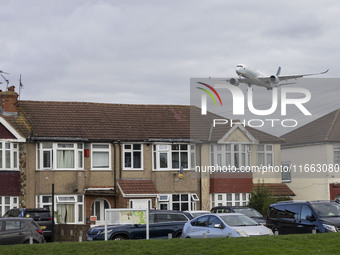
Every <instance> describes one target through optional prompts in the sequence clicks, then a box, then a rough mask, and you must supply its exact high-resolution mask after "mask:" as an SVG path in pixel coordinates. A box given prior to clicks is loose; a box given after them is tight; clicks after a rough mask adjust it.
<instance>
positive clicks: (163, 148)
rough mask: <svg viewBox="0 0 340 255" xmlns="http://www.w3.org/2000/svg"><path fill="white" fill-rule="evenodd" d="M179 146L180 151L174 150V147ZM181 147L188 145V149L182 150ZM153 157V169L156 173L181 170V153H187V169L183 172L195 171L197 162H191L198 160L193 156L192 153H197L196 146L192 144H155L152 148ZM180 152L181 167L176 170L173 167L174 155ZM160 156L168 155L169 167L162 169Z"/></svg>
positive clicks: (184, 168)
mask: <svg viewBox="0 0 340 255" xmlns="http://www.w3.org/2000/svg"><path fill="white" fill-rule="evenodd" d="M173 145H178V146H179V150H173V149H172V146H173ZM181 145H186V146H187V149H186V150H183V149H181ZM152 150H153V153H152V156H153V159H152V161H153V164H152V168H153V170H154V171H169V170H172V171H179V170H180V169H181V153H182V152H186V153H187V167H183V170H190V169H193V167H194V166H195V162H191V161H192V160H194V161H195V160H196V157H195V156H193V155H192V153H195V145H194V144H190V143H172V144H168V143H167V144H154V145H153V146H152ZM173 152H178V154H179V166H178V167H176V168H173V167H172V153H173ZM160 154H165V155H167V167H162V168H161V162H160V161H161V160H160Z"/></svg>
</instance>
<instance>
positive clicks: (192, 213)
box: [185, 211, 210, 218]
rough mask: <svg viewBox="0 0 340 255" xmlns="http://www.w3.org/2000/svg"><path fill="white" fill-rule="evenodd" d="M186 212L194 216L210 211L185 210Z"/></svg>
mask: <svg viewBox="0 0 340 255" xmlns="http://www.w3.org/2000/svg"><path fill="white" fill-rule="evenodd" d="M185 212H187V213H190V214H191V216H192V217H193V218H196V217H198V216H201V215H203V214H207V213H210V212H209V211H185Z"/></svg>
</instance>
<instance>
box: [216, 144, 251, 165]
mask: <svg viewBox="0 0 340 255" xmlns="http://www.w3.org/2000/svg"><path fill="white" fill-rule="evenodd" d="M250 146H251V145H250V144H245V143H227V144H211V145H210V164H211V165H212V166H220V167H223V166H225V167H229V166H230V167H234V166H236V169H239V168H240V166H241V167H244V166H250V164H251V162H250V161H251V160H250V151H251V150H250V148H251V147H250ZM236 147H238V150H235V148H236ZM227 155H229V156H230V159H228V156H227ZM236 158H237V159H238V161H239V162H238V165H237V164H235V163H236V160H235V159H236ZM243 159H244V160H243Z"/></svg>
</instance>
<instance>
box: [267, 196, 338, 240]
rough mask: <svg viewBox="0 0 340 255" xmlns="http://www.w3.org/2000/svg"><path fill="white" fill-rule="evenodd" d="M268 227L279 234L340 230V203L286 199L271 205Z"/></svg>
mask: <svg viewBox="0 0 340 255" xmlns="http://www.w3.org/2000/svg"><path fill="white" fill-rule="evenodd" d="M266 225H267V227H269V228H271V229H272V230H273V231H278V232H279V234H301V233H312V232H313V230H315V231H316V232H318V233H325V232H340V204H339V203H338V202H335V201H309V202H307V201H304V202H301V201H299V202H294V201H285V202H278V203H275V204H272V205H270V207H269V209H268V214H267V224H266Z"/></svg>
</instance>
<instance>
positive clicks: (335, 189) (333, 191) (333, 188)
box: [329, 183, 340, 200]
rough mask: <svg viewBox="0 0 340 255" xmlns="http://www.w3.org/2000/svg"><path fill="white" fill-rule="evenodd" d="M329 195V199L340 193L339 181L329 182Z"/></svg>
mask: <svg viewBox="0 0 340 255" xmlns="http://www.w3.org/2000/svg"><path fill="white" fill-rule="evenodd" d="M329 195H330V198H329V199H330V200H334V199H335V198H336V197H337V196H338V195H340V183H338V184H334V183H330V184H329Z"/></svg>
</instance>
